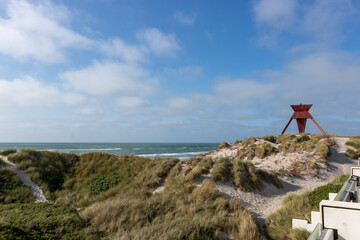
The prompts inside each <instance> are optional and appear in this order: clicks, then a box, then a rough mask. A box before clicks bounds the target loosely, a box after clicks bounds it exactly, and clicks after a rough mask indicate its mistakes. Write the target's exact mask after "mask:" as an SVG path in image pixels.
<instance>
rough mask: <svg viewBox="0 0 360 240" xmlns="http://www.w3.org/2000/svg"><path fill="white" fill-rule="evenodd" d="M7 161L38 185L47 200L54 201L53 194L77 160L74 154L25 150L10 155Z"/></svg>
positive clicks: (69, 173)
mask: <svg viewBox="0 0 360 240" xmlns="http://www.w3.org/2000/svg"><path fill="white" fill-rule="evenodd" d="M9 160H10V161H12V162H14V163H15V164H16V165H17V167H18V168H20V169H21V170H23V171H25V172H26V173H27V174H28V175H29V177H30V179H31V180H32V181H33V182H36V183H37V184H39V185H40V187H41V188H42V189H43V191H44V192H45V194H46V197H47V198H49V199H50V200H54V197H55V196H54V194H53V193H54V192H55V191H57V190H59V189H61V187H62V184H63V183H64V181H65V178H66V177H67V176H69V175H71V173H72V166H73V165H74V164H76V162H77V161H78V160H79V158H78V157H77V156H76V155H75V154H69V153H58V152H50V151H36V150H31V149H25V150H21V151H20V152H17V153H15V154H13V155H10V156H9Z"/></svg>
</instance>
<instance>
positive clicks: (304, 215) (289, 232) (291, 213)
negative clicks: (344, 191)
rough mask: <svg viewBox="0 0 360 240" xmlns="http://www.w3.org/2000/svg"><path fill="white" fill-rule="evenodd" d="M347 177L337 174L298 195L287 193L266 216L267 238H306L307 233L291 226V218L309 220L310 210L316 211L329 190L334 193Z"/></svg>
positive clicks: (291, 239) (281, 239)
mask: <svg viewBox="0 0 360 240" xmlns="http://www.w3.org/2000/svg"><path fill="white" fill-rule="evenodd" d="M347 178H348V176H347V175H339V176H337V177H336V178H334V179H333V180H332V181H331V182H330V183H329V184H327V185H324V186H321V187H318V188H316V189H314V190H313V191H308V192H305V193H303V194H300V195H296V194H290V195H288V196H287V197H286V198H285V199H284V200H283V203H282V206H281V208H280V209H278V210H277V211H276V212H275V213H273V214H271V215H270V216H268V217H267V218H266V230H267V234H268V237H269V239H279V240H285V239H286V240H287V239H290V240H301V239H307V237H308V235H309V233H307V232H305V231H301V230H293V229H292V228H291V223H292V219H293V218H298V219H306V220H308V221H310V220H311V219H310V218H311V217H310V214H311V211H318V210H319V203H320V202H321V200H323V199H328V196H329V193H330V192H333V193H336V192H338V191H340V189H341V187H342V185H343V184H344V183H345V181H346V180H347Z"/></svg>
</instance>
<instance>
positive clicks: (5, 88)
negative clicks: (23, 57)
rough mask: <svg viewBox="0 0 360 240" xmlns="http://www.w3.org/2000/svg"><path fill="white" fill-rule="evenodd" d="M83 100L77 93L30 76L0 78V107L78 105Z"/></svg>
mask: <svg viewBox="0 0 360 240" xmlns="http://www.w3.org/2000/svg"><path fill="white" fill-rule="evenodd" d="M84 101H85V98H84V97H83V96H81V95H79V94H73V93H67V92H64V91H61V90H59V89H58V88H57V87H55V86H51V85H47V84H45V83H42V82H40V81H38V80H36V79H33V78H31V77H24V78H21V79H15V80H13V81H8V80H0V106H1V107H28V106H40V107H43V106H53V105H59V104H66V105H78V104H81V103H83V102H84Z"/></svg>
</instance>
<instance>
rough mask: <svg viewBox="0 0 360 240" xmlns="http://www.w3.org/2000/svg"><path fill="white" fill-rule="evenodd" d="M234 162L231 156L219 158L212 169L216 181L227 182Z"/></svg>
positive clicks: (212, 175)
mask: <svg viewBox="0 0 360 240" xmlns="http://www.w3.org/2000/svg"><path fill="white" fill-rule="evenodd" d="M231 168H232V163H231V160H230V159H229V158H220V159H217V160H216V161H215V163H214V168H213V170H212V171H211V177H212V179H214V180H215V181H221V182H226V181H228V180H229V177H230V176H231Z"/></svg>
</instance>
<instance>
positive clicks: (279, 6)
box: [253, 0, 358, 52]
mask: <svg viewBox="0 0 360 240" xmlns="http://www.w3.org/2000/svg"><path fill="white" fill-rule="evenodd" d="M253 12H254V20H255V22H256V23H257V24H258V27H259V28H258V30H259V39H258V40H259V42H260V43H261V44H262V45H265V46H273V45H274V43H276V42H277V41H278V40H279V36H281V33H282V32H286V33H290V34H292V35H294V36H295V37H297V38H299V36H300V37H305V38H306V39H308V40H307V41H308V42H306V40H305V42H304V41H303V43H302V44H301V45H300V46H293V47H292V48H293V49H292V50H291V52H298V51H299V50H306V51H308V50H309V49H310V50H313V49H314V48H315V49H326V48H328V47H329V46H331V45H334V44H337V43H339V42H341V41H342V40H343V39H345V37H346V35H347V34H349V32H351V26H348V28H347V29H346V31H345V30H344V29H343V28H344V25H345V23H349V22H351V21H354V22H355V21H357V20H358V19H357V18H356V17H355V16H358V11H357V10H356V7H355V4H354V3H353V1H352V0H329V1H323V0H315V1H310V2H304V1H297V0H256V1H254V2H253ZM349 30H350V31H349Z"/></svg>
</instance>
